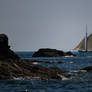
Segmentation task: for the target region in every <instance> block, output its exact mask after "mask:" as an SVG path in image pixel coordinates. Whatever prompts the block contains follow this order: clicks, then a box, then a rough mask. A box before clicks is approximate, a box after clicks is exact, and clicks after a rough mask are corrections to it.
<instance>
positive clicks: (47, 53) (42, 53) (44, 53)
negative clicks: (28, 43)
mask: <svg viewBox="0 0 92 92" xmlns="http://www.w3.org/2000/svg"><path fill="white" fill-rule="evenodd" d="M62 56H76V55H75V54H73V53H72V52H67V53H65V52H63V51H60V50H56V49H49V48H46V49H45V48H44V49H39V50H38V51H37V52H35V53H34V54H33V56H32V57H62Z"/></svg>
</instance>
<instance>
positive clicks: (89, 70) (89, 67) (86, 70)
mask: <svg viewBox="0 0 92 92" xmlns="http://www.w3.org/2000/svg"><path fill="white" fill-rule="evenodd" d="M82 71H84V72H92V66H88V67H85V68H83V69H80V70H79V72H82Z"/></svg>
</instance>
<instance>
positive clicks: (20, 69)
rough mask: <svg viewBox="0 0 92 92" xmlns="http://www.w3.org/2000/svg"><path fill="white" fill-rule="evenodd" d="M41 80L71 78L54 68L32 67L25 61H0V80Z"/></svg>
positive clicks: (29, 62)
mask: <svg viewBox="0 0 92 92" xmlns="http://www.w3.org/2000/svg"><path fill="white" fill-rule="evenodd" d="M17 78H23V79H33V78H37V79H41V80H63V78H64V79H65V78H67V79H68V78H71V76H70V75H69V74H67V73H65V72H64V71H63V70H61V69H59V68H54V67H50V68H47V67H43V66H40V65H33V64H32V63H31V61H26V60H13V59H7V60H0V79H17Z"/></svg>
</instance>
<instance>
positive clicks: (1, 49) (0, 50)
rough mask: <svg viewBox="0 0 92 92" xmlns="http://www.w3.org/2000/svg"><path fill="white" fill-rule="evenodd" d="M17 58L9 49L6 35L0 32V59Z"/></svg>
mask: <svg viewBox="0 0 92 92" xmlns="http://www.w3.org/2000/svg"><path fill="white" fill-rule="evenodd" d="M9 58H10V59H19V57H18V56H17V55H16V54H15V53H14V52H13V51H12V50H11V49H10V46H9V45H8V37H7V35H5V34H0V59H9Z"/></svg>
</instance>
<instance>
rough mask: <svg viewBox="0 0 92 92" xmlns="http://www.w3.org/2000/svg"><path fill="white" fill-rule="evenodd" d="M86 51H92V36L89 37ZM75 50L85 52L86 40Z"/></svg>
mask: <svg viewBox="0 0 92 92" xmlns="http://www.w3.org/2000/svg"><path fill="white" fill-rule="evenodd" d="M86 49H87V50H88V51H92V34H90V35H89V36H88V37H87V43H86ZM74 50H81V51H85V38H84V39H83V40H82V41H81V42H80V43H79V44H78V45H77V47H76V48H74Z"/></svg>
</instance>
